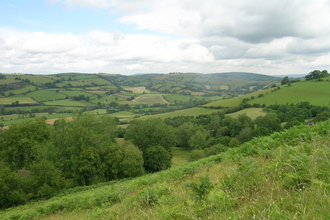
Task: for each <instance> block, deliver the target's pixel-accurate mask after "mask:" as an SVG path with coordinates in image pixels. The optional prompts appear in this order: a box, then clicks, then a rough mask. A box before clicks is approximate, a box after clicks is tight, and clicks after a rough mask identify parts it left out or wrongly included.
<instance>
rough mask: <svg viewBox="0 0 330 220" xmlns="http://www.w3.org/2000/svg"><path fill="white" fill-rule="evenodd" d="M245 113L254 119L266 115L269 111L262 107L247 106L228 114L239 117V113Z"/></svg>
mask: <svg viewBox="0 0 330 220" xmlns="http://www.w3.org/2000/svg"><path fill="white" fill-rule="evenodd" d="M243 114H245V115H247V116H249V117H250V118H251V119H252V120H254V119H256V118H257V117H259V116H265V115H266V114H267V113H265V112H263V110H262V108H246V109H243V110H241V111H238V112H234V113H230V114H227V115H228V116H231V117H233V118H237V117H238V116H239V115H243Z"/></svg>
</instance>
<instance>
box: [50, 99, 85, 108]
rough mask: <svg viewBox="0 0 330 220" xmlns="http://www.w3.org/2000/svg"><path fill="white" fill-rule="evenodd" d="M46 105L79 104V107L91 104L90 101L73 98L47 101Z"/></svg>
mask: <svg viewBox="0 0 330 220" xmlns="http://www.w3.org/2000/svg"><path fill="white" fill-rule="evenodd" d="M44 104H46V105H60V106H77V107H86V106H91V104H90V103H88V102H85V101H73V100H71V99H63V100H57V101H50V102H45V103H44Z"/></svg>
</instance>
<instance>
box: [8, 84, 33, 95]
mask: <svg viewBox="0 0 330 220" xmlns="http://www.w3.org/2000/svg"><path fill="white" fill-rule="evenodd" d="M35 88H36V87H35V86H26V87H24V88H21V89H16V90H10V92H5V95H6V96H8V95H9V93H14V94H22V93H26V92H29V91H34V90H35Z"/></svg>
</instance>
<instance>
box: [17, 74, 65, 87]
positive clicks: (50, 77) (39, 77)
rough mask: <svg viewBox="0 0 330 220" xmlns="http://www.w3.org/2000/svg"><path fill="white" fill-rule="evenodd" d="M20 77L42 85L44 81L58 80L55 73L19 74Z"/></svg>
mask: <svg viewBox="0 0 330 220" xmlns="http://www.w3.org/2000/svg"><path fill="white" fill-rule="evenodd" d="M20 78H21V79H28V80H30V81H31V82H33V83H34V84H35V85H38V86H40V85H42V84H45V83H51V82H54V81H55V80H60V79H61V78H60V77H57V76H56V75H21V76H20Z"/></svg>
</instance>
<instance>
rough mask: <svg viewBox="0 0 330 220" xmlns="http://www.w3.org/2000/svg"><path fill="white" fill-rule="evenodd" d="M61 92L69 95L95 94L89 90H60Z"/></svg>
mask: <svg viewBox="0 0 330 220" xmlns="http://www.w3.org/2000/svg"><path fill="white" fill-rule="evenodd" d="M60 93H62V94H64V95H66V96H69V97H73V96H80V95H84V96H93V94H91V93H88V92H83V91H74V90H73V91H71V90H63V89H62V90H60ZM64 98H65V97H64Z"/></svg>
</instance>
